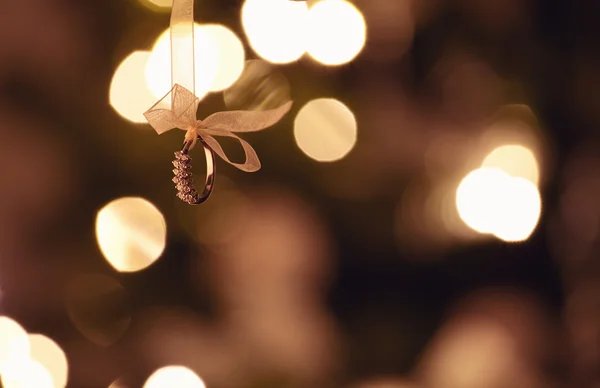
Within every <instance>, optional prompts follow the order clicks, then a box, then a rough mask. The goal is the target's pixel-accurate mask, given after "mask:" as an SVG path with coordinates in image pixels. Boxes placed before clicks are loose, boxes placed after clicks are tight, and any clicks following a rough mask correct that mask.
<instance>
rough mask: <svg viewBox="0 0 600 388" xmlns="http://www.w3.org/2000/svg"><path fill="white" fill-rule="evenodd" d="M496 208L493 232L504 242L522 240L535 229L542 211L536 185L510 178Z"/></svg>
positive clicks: (521, 179) (524, 180) (525, 180)
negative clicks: (496, 215) (497, 216)
mask: <svg viewBox="0 0 600 388" xmlns="http://www.w3.org/2000/svg"><path fill="white" fill-rule="evenodd" d="M507 189H508V190H506V191H505V192H504V197H503V198H502V201H501V202H500V204H499V206H498V208H499V210H500V211H499V212H498V213H497V214H498V215H499V218H498V220H497V221H496V222H495V225H494V230H493V234H494V235H495V236H496V237H498V238H499V239H501V240H504V241H506V242H519V241H524V240H527V238H529V236H531V234H532V233H533V231H534V230H535V228H536V226H537V224H538V221H539V219H540V215H541V212H542V201H541V198H540V193H539V191H538V189H537V187H536V186H535V185H534V184H533V183H531V182H530V181H528V180H527V179H523V178H511V179H510V180H509V185H508V187H507Z"/></svg>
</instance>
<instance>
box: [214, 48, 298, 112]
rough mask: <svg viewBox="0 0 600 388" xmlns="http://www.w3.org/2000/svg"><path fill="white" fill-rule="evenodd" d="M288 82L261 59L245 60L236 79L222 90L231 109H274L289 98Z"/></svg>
mask: <svg viewBox="0 0 600 388" xmlns="http://www.w3.org/2000/svg"><path fill="white" fill-rule="evenodd" d="M290 95H291V93H290V83H289V81H288V80H287V78H285V76H284V75H283V74H281V72H279V71H277V70H276V68H275V65H272V64H270V63H268V62H266V61H263V60H261V59H253V60H249V61H246V64H245V66H244V71H243V72H242V74H241V75H240V77H239V78H238V80H237V81H236V82H235V83H234V84H233V85H232V86H231V87H230V88H228V89H226V90H225V91H224V92H223V100H224V101H225V105H226V106H227V108H228V109H231V110H267V109H275V108H278V107H280V106H281V105H283V104H285V103H286V102H288V101H290V100H291V97H290Z"/></svg>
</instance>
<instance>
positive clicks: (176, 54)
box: [144, 0, 292, 205]
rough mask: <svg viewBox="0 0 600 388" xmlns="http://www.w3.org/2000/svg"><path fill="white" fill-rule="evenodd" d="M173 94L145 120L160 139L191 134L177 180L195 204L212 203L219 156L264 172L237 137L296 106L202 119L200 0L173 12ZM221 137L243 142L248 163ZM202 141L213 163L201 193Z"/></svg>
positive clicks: (178, 3)
mask: <svg viewBox="0 0 600 388" xmlns="http://www.w3.org/2000/svg"><path fill="white" fill-rule="evenodd" d="M170 32H171V84H172V88H171V90H170V91H169V92H168V93H167V94H166V95H165V96H164V97H163V98H161V99H160V100H159V101H158V102H157V103H156V104H154V105H153V106H152V107H151V108H150V109H149V110H148V111H147V112H146V113H144V116H145V117H146V119H147V120H148V123H149V124H150V125H151V126H152V127H153V128H154V130H155V131H156V132H157V133H158V134H159V135H160V134H162V133H165V132H167V131H170V130H171V129H174V128H179V129H181V130H184V131H186V133H185V138H184V145H183V149H182V150H181V151H178V152H176V153H175V157H176V160H175V161H173V164H174V165H175V170H173V172H174V173H175V178H174V179H173V181H174V182H175V184H176V187H177V190H178V191H179V193H178V197H179V198H180V199H182V200H183V201H185V202H187V203H189V204H193V205H196V204H200V203H202V202H204V201H206V200H207V199H208V197H209V196H210V194H211V192H212V188H213V186H214V175H215V167H214V165H215V163H214V154H215V153H216V154H217V155H219V157H221V158H222V159H223V160H224V161H226V162H227V163H229V164H231V165H232V166H234V167H236V168H238V169H240V170H242V171H246V172H254V171H258V170H259V169H260V167H261V165H260V160H259V159H258V155H257V154H256V151H255V150H254V148H252V146H251V145H250V144H249V143H248V142H246V141H245V140H243V139H241V138H240V137H238V136H237V135H236V133H243V132H257V131H261V130H263V129H266V128H268V127H270V126H272V125H274V124H276V123H277V122H278V121H279V120H281V119H282V118H283V116H285V114H286V113H287V112H288V111H289V110H290V108H291V107H292V101H289V102H287V103H286V104H284V105H282V106H280V107H279V108H276V109H271V110H265V111H226V112H217V113H214V114H212V115H210V116H208V117H207V118H206V119H204V120H198V119H197V118H196V112H197V110H198V105H199V103H200V99H199V98H198V97H196V95H195V77H196V74H195V64H194V0H173V8H172V13H171V25H170ZM217 137H229V138H233V139H235V140H237V141H238V142H239V143H240V144H241V146H242V148H243V150H244V153H245V157H246V160H245V162H244V163H234V162H232V161H231V160H229V158H228V157H227V155H226V154H225V152H224V151H223V148H222V147H221V145H220V144H219V142H218V140H217V139H216V138H217ZM198 140H199V141H200V143H201V144H202V146H203V147H204V151H205V155H206V159H207V163H206V165H207V174H206V184H205V187H204V189H203V190H202V193H198V192H197V191H196V190H195V189H194V188H193V184H192V175H191V157H190V156H189V155H188V151H190V150H191V149H192V148H194V146H195V145H196V143H197V141H198Z"/></svg>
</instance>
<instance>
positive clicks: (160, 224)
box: [96, 197, 167, 272]
mask: <svg viewBox="0 0 600 388" xmlns="http://www.w3.org/2000/svg"><path fill="white" fill-rule="evenodd" d="M166 234H167V227H166V224H165V219H164V217H163V215H162V214H161V212H160V210H158V209H157V208H156V207H155V206H154V205H153V204H152V203H150V202H148V201H146V200H145V199H142V198H135V197H128V198H120V199H117V200H115V201H112V202H110V203H109V204H108V205H106V206H105V207H104V208H102V210H100V211H99V212H98V215H97V217H96V239H97V241H98V245H99V246H100V250H101V251H102V254H103V255H104V257H105V258H106V260H107V261H108V262H109V263H110V265H112V266H113V267H114V268H115V269H116V270H117V271H121V272H135V271H140V270H142V269H144V268H146V267H148V266H150V265H151V264H152V263H154V262H155V261H156V260H158V258H159V257H160V255H162V252H163V250H164V249H165V244H166Z"/></svg>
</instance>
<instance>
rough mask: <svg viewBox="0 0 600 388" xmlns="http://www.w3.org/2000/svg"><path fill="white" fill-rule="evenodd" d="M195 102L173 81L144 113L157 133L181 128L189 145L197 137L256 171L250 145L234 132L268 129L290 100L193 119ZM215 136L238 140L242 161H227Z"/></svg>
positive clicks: (257, 162) (257, 164) (257, 165)
mask: <svg viewBox="0 0 600 388" xmlns="http://www.w3.org/2000/svg"><path fill="white" fill-rule="evenodd" d="M199 103H200V99H199V98H198V97H196V96H195V95H194V93H192V92H191V91H189V90H187V89H186V88H184V87H183V86H181V85H179V84H175V85H174V86H173V88H172V89H171V91H170V92H169V93H167V94H166V95H165V96H164V97H163V98H162V99H161V100H160V101H158V102H157V103H156V104H154V106H152V108H150V109H149V110H148V111H147V112H146V113H144V116H145V117H146V119H147V120H148V123H149V124H150V125H151V126H152V127H153V128H154V129H155V130H156V132H157V133H158V134H159V135H160V134H162V133H165V132H167V131H170V130H171V129H174V128H179V129H182V130H184V131H186V135H185V140H186V141H192V142H193V143H192V146H193V145H194V144H195V142H196V140H197V138H198V137H200V138H201V139H202V140H204V142H205V143H206V144H207V145H208V146H209V147H210V148H211V149H212V150H213V151H214V152H215V153H216V154H217V155H219V156H220V157H221V158H222V159H223V160H225V161H226V162H227V163H229V164H231V165H232V166H235V167H237V168H239V169H240V170H242V171H246V172H254V171H258V170H259V169H260V160H259V159H258V155H257V154H256V151H255V150H254V148H252V146H251V145H250V144H249V143H248V142H246V141H245V140H243V139H242V138H240V137H239V136H237V135H235V133H236V132H237V133H241V132H257V131H261V130H263V129H265V128H268V127H270V126H272V125H274V124H276V123H277V122H278V121H279V120H281V118H282V117H283V116H284V115H285V114H286V113H287V112H288V111H289V110H290V108H291V107H292V101H289V102H287V103H286V104H284V105H282V106H280V107H279V108H276V109H271V110H265V111H226V112H217V113H214V114H212V115H210V116H208V117H207V118H205V119H204V120H197V119H196V111H197V109H198V104H199ZM169 104H170V107H169ZM215 136H224V137H231V138H234V139H236V140H237V141H239V142H240V144H241V146H242V148H243V149H244V153H245V154H246V161H245V162H244V163H234V162H232V161H231V160H229V158H228V157H227V155H226V154H225V152H224V151H223V148H222V147H221V145H220V144H219V142H218V141H217V140H216V139H215ZM190 148H191V147H190Z"/></svg>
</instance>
